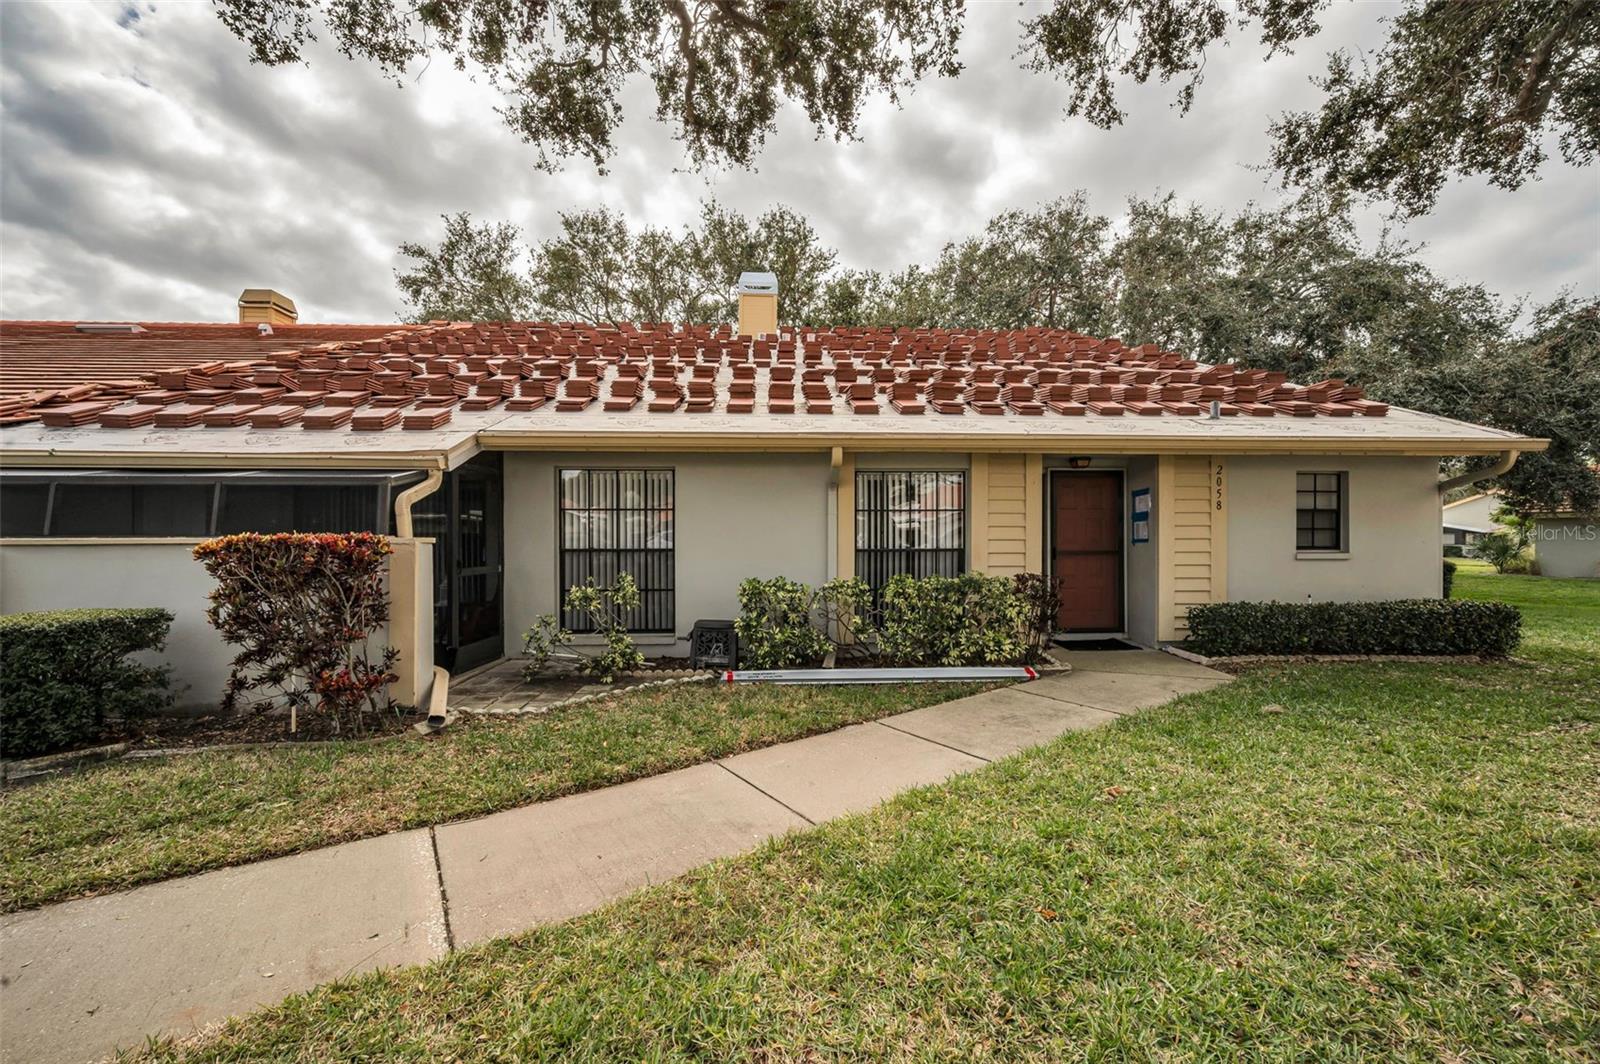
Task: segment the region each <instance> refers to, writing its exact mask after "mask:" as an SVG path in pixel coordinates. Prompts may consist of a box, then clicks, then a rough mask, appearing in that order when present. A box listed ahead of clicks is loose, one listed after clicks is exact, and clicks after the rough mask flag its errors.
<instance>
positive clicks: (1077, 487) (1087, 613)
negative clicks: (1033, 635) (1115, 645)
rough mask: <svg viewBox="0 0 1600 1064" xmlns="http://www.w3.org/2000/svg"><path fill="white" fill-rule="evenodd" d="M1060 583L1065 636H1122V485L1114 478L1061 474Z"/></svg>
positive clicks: (1057, 499)
mask: <svg viewBox="0 0 1600 1064" xmlns="http://www.w3.org/2000/svg"><path fill="white" fill-rule="evenodd" d="M1050 479H1051V485H1052V489H1051V498H1052V502H1051V505H1052V506H1053V507H1054V508H1055V521H1054V527H1055V569H1054V573H1055V579H1056V591H1057V592H1058V593H1059V594H1060V596H1061V609H1060V612H1058V613H1057V614H1056V627H1057V628H1059V629H1060V630H1061V631H1063V632H1120V631H1122V481H1121V478H1120V477H1119V476H1118V475H1117V474H1115V473H1056V474H1053V475H1052V476H1051V478H1050Z"/></svg>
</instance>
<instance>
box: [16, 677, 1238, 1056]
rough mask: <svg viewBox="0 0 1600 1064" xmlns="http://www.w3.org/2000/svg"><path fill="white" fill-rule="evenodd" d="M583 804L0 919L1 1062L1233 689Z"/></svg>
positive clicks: (579, 907) (426, 944)
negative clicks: (1165, 705)
mask: <svg viewBox="0 0 1600 1064" xmlns="http://www.w3.org/2000/svg"><path fill="white" fill-rule="evenodd" d="M1067 657H1068V660H1069V661H1070V662H1071V664H1072V666H1073V671H1072V672H1071V673H1070V674H1066V675H1056V676H1048V677H1046V678H1044V679H1041V680H1035V681H1033V682H1031V683H1028V684H1023V685H1020V686H1017V687H1009V688H1003V689H1000V690H996V691H990V692H987V693H984V694H979V695H972V696H970V697H967V698H961V699H957V700H955V701H953V702H945V703H942V704H940V705H936V706H929V707H927V708H925V709H918V710H913V711H911V712H909V713H902V714H899V715H897V716H893V717H886V718H884V719H882V720H879V721H875V722H873V723H870V724H857V725H852V726H850V727H847V728H841V729H839V730H838V731H834V732H829V733H827V734H824V735H817V736H813V737H811V738H809V739H800V740H797V741H795V742H790V743H783V744H781V745H778V746H772V747H767V748H766V749H763V750H755V751H751V752H750V753H745V754H739V755H737V756H734V757H729V758H725V759H723V760H721V761H715V762H711V763H708V764H703V765H696V766H693V767H691V768H686V769H681V770H679V771H676V772H669V773H666V774H664V775H661V776H653V777H650V778H648V779H642V780H637V781H635V782H633V783H626V784H622V785H621V786H617V787H607V788H605V789H603V790H598V791H591V792H589V793H587V794H578V795H573V796H571V797H568V798H561V799H557V800H555V801H550V802H540V803H538V804H536V805H530V806H525V807H523V808H520V809H512V810H508V811H506V812H502V813H496V814H493V815H491V816H486V817H481V818H479V819H477V820H469V821H463V822H459V823H454V824H445V825H442V826H440V827H438V828H430V829H419V830H416V831H404V832H399V833H396V834H393V835H385V836H382V837H380V838H375V839H366V840H363V841H360V842H352V843H348V844H345V845H342V846H333V847H329V848H327V849H324V850H315V851H312V852H309V853H304V854H298V855H296V856H293V857H283V858H278V859H276V860H271V861H262V862H259V863H257V864H251V865H245V866H242V867H239V868H228V869H222V870H220V871H216V872H208V873H206V874H204V875H199V876H191V877H189V878H187V879H178V880H171V881H168V882H166V883H156V884H152V885H150V886H147V887H139V888H137V889H135V890H131V891H127V892H125V893H122V894H112V895H106V896H104V897H99V898H89V899H85V900H83V901H72V902H65V903H63V904H60V905H52V906H49V907H47V908H44V909H38V910H34V911H32V912H24V913H14V914H12V915H10V916H7V917H4V918H3V919H0V1060H4V1061H19V1062H20V1061H30V1062H39V1064H50V1062H54V1061H83V1060H90V1059H97V1058H99V1057H102V1056H104V1055H106V1054H109V1053H110V1052H112V1051H113V1049H114V1048H116V1047H119V1046H121V1047H129V1046H136V1045H138V1044H139V1043H140V1042H142V1041H143V1040H144V1038H145V1037H146V1036H147V1035H155V1034H180V1035H181V1034H185V1033H187V1032H189V1031H192V1030H193V1029H194V1028H196V1027H199V1026H203V1025H205V1024H208V1023H211V1022H213V1021H216V1020H220V1019H222V1018H224V1017H226V1016H230V1015H234V1014H237V1013H240V1012H245V1011H248V1010H249V1009H252V1008H255V1007H258V1006H261V1005H266V1004H271V1003H273V1002H275V1001H278V1000H280V999H282V998H284V997H286V996H288V995H289V994H292V993H295V992H297V991H300V990H305V989H307V988H309V987H312V986H315V985H317V984H318V983H322V982H326V981H328V980H330V979H336V978H340V977H342V976H346V975H353V974H356V973H358V972H363V971H368V970H371V969H374V968H381V967H388V966H392V965H400V964H417V963H421V962H423V961H428V960H432V959H434V958H437V957H440V956H443V955H444V954H445V953H447V952H449V951H450V950H452V949H456V948H459V947H461V946H466V945H471V944H473V943H476V942H481V941H484V940H485V939H490V938H495V937H497V936H500V935H506V934H511V933H513V932H517V931H522V930H525V929H527V928H529V927H533V926H535V925H537V924H541V923H548V922H552V921H558V920H565V919H568V918H570V917H573V916H577V915H579V914H582V913H585V912H588V911H590V910H592V909H595V908H598V907H599V906H601V905H603V904H605V903H606V902H608V901H612V900H614V899H616V898H618V897H621V896H622V895H624V894H627V893H629V892H631V891H633V890H636V889H638V888H640V887H643V886H646V885H648V884H650V883H656V882H660V881H661V880H664V879H669V878H671V877H672V876H676V875H678V874H680V873H682V872H685V871H687V870H688V869H690V868H693V867H695V866H696V865H700V864H703V863H705V862H707V861H710V860H714V859H716V858H718V857H724V856H729V855H732V854H737V853H742V852H744V851H746V850H749V849H752V848H753V847H755V846H756V845H757V844H759V843H760V842H761V841H762V840H764V839H766V838H769V837H771V836H773V835H778V834H781V833H783V832H785V831H791V830H795V829H804V828H806V827H808V826H810V825H812V824H816V823H819V822H821V821H823V820H828V819H831V818H833V817H837V816H842V815H844V814H846V813H851V812H855V811H858V810H863V809H868V808H871V807H872V806H874V805H876V804H878V803H879V802H881V801H883V800H884V799H886V798H888V797H890V796H892V795H894V794H896V793H898V792H900V791H902V790H905V789H907V788H910V787H917V786H921V785H923V784H929V783H937V782H938V781H940V780H943V779H945V778H947V777H949V776H951V775H953V774H955V773H958V772H964V771H967V770H969V769H972V768H977V767H980V766H982V765H984V764H986V763H987V762H989V761H993V760H995V759H997V758H1001V757H1005V756H1007V755H1009V754H1013V753H1016V752H1017V751H1019V750H1023V749H1026V748H1027V747H1030V746H1035V745H1038V744H1040V743H1043V742H1047V741H1049V740H1050V739H1053V738H1055V737H1056V736H1058V735H1061V734H1063V733H1064V732H1068V731H1076V730H1081V729H1085V728H1092V727H1095V726H1096V725H1099V724H1103V723H1105V722H1107V721H1111V720H1115V719H1116V718H1117V716H1119V715H1123V714H1128V713H1132V712H1136V711H1137V710H1139V709H1142V708H1145V707H1147V706H1153V705H1159V704H1160V703H1162V702H1166V701H1168V700H1170V699H1172V698H1175V697H1177V696H1178V695H1182V694H1188V693H1190V692H1193V691H1203V690H1206V689H1208V688H1211V687H1215V686H1217V685H1218V684H1221V683H1225V682H1226V681H1227V680H1228V679H1229V677H1227V676H1226V675H1224V674H1222V673H1218V672H1214V671H1212V670H1210V669H1206V668H1204V667H1202V666H1199V665H1193V664H1191V663H1189V662H1186V661H1181V660H1179V659H1178V658H1175V657H1173V656H1171V655H1169V654H1160V653H1156V652H1152V651H1132V650H1130V651H1100V652H1092V651H1091V652H1076V653H1069V654H1068V655H1067Z"/></svg>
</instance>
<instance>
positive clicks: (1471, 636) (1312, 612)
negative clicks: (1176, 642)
mask: <svg viewBox="0 0 1600 1064" xmlns="http://www.w3.org/2000/svg"><path fill="white" fill-rule="evenodd" d="M1521 638H1522V614H1521V613H1520V612H1519V611H1518V610H1517V608H1516V607H1515V606H1508V605H1506V604H1505V603H1503V602H1474V601H1470V600H1466V599H1397V600H1395V601H1391V602H1305V603H1298V602H1214V603H1211V604H1210V605H1205V606H1191V607H1190V608H1189V639H1188V641H1187V643H1185V646H1187V647H1188V648H1190V649H1192V650H1195V651H1196V652H1198V653H1201V654H1205V655H1208V656H1211V657H1229V656H1232V655H1236V654H1477V655H1480V656H1483V657H1495V658H1501V657H1505V656H1506V655H1508V654H1510V653H1511V651H1512V650H1514V649H1515V648H1516V645H1517V642H1518V640H1520V639H1521Z"/></svg>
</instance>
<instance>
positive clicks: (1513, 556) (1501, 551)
mask: <svg viewBox="0 0 1600 1064" xmlns="http://www.w3.org/2000/svg"><path fill="white" fill-rule="evenodd" d="M1527 549H1528V540H1527V537H1526V536H1525V535H1524V534H1523V533H1522V532H1521V530H1519V529H1513V530H1510V531H1507V532H1490V533H1489V534H1488V535H1486V536H1484V537H1483V538H1482V539H1480V540H1478V557H1480V558H1482V559H1483V560H1484V561H1486V562H1488V563H1489V564H1490V565H1492V566H1494V571H1495V572H1497V573H1508V572H1512V571H1514V570H1516V567H1517V566H1518V565H1519V563H1525V562H1526V558H1527V556H1526V554H1525V553H1524V552H1525V551H1526V550H1527ZM1521 571H1524V572H1525V571H1526V570H1525V569H1524V570H1521Z"/></svg>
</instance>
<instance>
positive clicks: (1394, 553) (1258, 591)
mask: <svg viewBox="0 0 1600 1064" xmlns="http://www.w3.org/2000/svg"><path fill="white" fill-rule="evenodd" d="M1438 468H1439V466H1438V461H1437V460H1436V459H1434V458H1427V457H1394V458H1389V457H1384V458H1378V457H1358V456H1338V455H1318V456H1293V455H1290V456H1286V457H1278V456H1272V457H1265V456H1261V457H1256V456H1234V457H1230V458H1229V459H1228V484H1229V488H1228V490H1229V504H1228V514H1229V519H1228V578H1227V587H1228V598H1229V599H1230V600H1232V601H1235V602H1248V601H1265V600H1271V599H1276V600H1278V601H1280V602H1320V601H1332V602H1339V601H1362V600H1369V601H1370V600H1378V599H1401V598H1437V597H1438V596H1439V594H1440V592H1441V581H1442V575H1441V574H1442V567H1441V564H1440V557H1439V554H1440V551H1439V538H1438V537H1439V493H1438V488H1437V483H1438V479H1439V474H1438ZM1313 471H1315V472H1344V473H1346V474H1348V477H1347V483H1348V491H1349V501H1348V512H1349V543H1348V546H1349V550H1348V551H1347V552H1344V553H1340V554H1320V553H1315V552H1297V551H1296V549H1295V474H1296V473H1297V472H1313Z"/></svg>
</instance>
